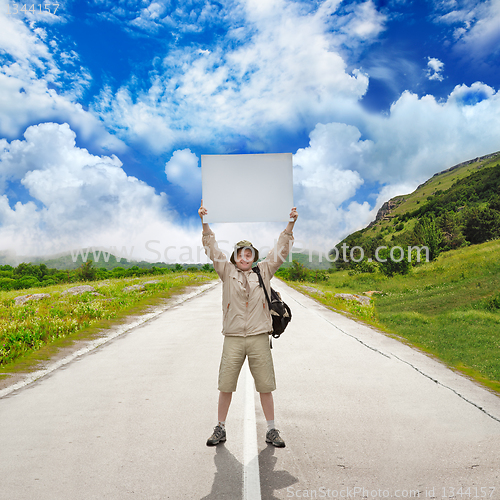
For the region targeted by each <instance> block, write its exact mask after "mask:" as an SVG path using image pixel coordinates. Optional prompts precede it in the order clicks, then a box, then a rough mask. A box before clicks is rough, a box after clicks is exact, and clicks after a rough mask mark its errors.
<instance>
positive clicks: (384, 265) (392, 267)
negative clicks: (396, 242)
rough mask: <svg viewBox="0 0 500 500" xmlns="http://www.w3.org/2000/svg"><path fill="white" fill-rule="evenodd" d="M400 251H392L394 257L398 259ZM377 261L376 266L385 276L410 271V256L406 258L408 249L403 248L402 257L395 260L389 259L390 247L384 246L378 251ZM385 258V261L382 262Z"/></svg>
mask: <svg viewBox="0 0 500 500" xmlns="http://www.w3.org/2000/svg"><path fill="white" fill-rule="evenodd" d="M400 254H401V252H397V253H396V252H393V255H394V257H396V258H397V259H399V258H400V257H401V255H400ZM378 255H379V263H378V267H379V269H380V271H381V272H382V273H383V274H385V275H386V276H394V275H395V274H408V273H409V272H410V271H411V268H412V266H411V262H409V260H411V256H410V259H409V258H408V250H406V251H404V249H403V259H401V260H400V261H399V262H397V261H396V260H394V259H391V249H390V248H384V249H382V250H381V251H380V252H379V254H378ZM384 260H385V262H384Z"/></svg>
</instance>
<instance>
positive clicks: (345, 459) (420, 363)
mask: <svg viewBox="0 0 500 500" xmlns="http://www.w3.org/2000/svg"><path fill="white" fill-rule="evenodd" d="M274 281H276V280H274ZM274 285H275V287H276V288H278V289H280V290H281V291H282V295H283V297H284V299H285V300H286V301H287V303H288V304H289V305H290V306H291V307H292V311H293V321H292V323H291V324H290V326H289V327H288V329H287V330H286V332H285V334H284V336H283V338H281V339H279V340H277V341H275V342H274V349H273V356H274V360H275V369H276V373H277V385H278V389H277V391H276V392H275V403H276V423H277V427H278V428H279V429H280V430H281V433H282V436H283V438H284V439H285V441H286V443H287V447H286V448H284V449H275V448H273V447H271V446H269V445H266V444H265V442H264V436H265V430H266V429H265V421H264V417H263V414H262V410H261V409H260V404H259V402H258V397H257V395H256V394H255V393H254V392H253V387H252V381H251V378H249V377H248V378H247V373H246V371H244V372H242V375H241V378H240V382H239V385H238V390H237V392H236V394H235V396H234V398H233V404H232V405H231V408H230V413H229V417H228V421H227V432H228V440H227V442H226V443H225V444H224V445H220V446H217V447H213V448H209V447H207V446H206V445H205V442H206V439H207V438H208V436H209V435H210V434H211V432H212V428H213V426H214V425H215V424H216V411H217V396H218V394H217V372H218V365H219V360H220V351H221V346H222V340H223V339H222V335H221V334H220V329H221V287H220V285H215V286H213V287H212V288H210V289H209V290H207V291H205V292H203V293H201V294H199V295H198V296H196V297H194V298H191V299H189V300H186V301H184V302H182V303H180V304H178V305H176V306H174V307H171V308H170V309H168V310H166V311H165V312H163V313H162V314H161V315H158V316H156V317H155V318H153V319H150V320H149V321H148V322H146V323H144V324H142V325H140V326H136V327H135V328H133V329H131V330H130V331H128V332H126V333H124V334H122V335H120V336H118V337H116V338H114V339H112V340H110V341H109V342H107V343H106V344H104V345H102V346H100V347H98V348H96V349H93V350H91V351H90V352H88V353H87V354H84V355H82V356H79V357H77V358H76V359H74V360H73V361H71V362H69V363H67V364H65V365H63V366H62V367H60V368H58V369H57V370H54V371H53V372H51V373H50V374H48V375H47V376H45V377H43V378H41V379H39V380H38V381H36V382H34V383H32V384H30V385H27V386H26V387H22V388H18V389H17V390H15V391H13V392H10V393H8V394H6V395H4V397H3V398H1V399H0V499H1V500H4V499H5V500H25V499H33V500H45V499H47V500H79V499H82V500H83V499H85V500H88V499H120V500H128V499H179V500H181V499H182V500H183V499H188V500H201V499H203V500H219V499H231V500H239V499H248V500H255V499H258V498H262V499H265V500H269V499H283V498H425V499H428V498H438V499H440V498H457V499H460V500H465V499H474V498H476V499H479V498H485V499H486V498H491V499H500V398H499V397H497V396H496V395H493V394H491V393H489V392H488V391H486V390H484V389H482V388H480V387H478V386H477V385H476V384H474V383H472V382H470V381H469V380H467V379H466V378H464V377H461V376H459V375H457V374H456V373H454V372H452V371H451V370H448V369H447V368H445V367H444V366H443V365H441V364H440V363H438V362H436V361H434V360H432V359H431V358H429V357H428V356H426V355H423V354H421V353H419V352H417V351H415V350H413V349H411V348H409V347H407V346H405V345H403V344H402V343H400V342H398V341H396V340H393V339H390V338H388V337H386V336H385V335H383V334H380V333H378V332H376V331H374V330H372V329H369V328H367V327H365V326H363V325H360V324H358V323H356V322H354V321H351V320H348V319H347V318H345V317H343V316H340V315H338V314H335V313H333V312H332V311H329V310H327V309H326V308H324V307H322V306H321V305H319V304H317V303H316V302H315V301H313V300H311V299H310V298H308V297H305V296H303V295H301V294H300V293H298V292H296V291H294V290H292V289H290V288H288V287H286V286H285V285H283V284H281V283H279V282H277V283H275V284H274Z"/></svg>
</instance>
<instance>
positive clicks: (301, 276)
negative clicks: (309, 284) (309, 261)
mask: <svg viewBox="0 0 500 500" xmlns="http://www.w3.org/2000/svg"><path fill="white" fill-rule="evenodd" d="M307 278H308V272H307V269H306V267H305V266H303V265H302V264H301V263H300V262H298V261H296V260H294V261H293V262H292V266H291V267H290V268H288V279H289V280H291V281H306V280H307Z"/></svg>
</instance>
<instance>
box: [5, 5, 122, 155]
mask: <svg viewBox="0 0 500 500" xmlns="http://www.w3.org/2000/svg"><path fill="white" fill-rule="evenodd" d="M2 5H3V4H2ZM5 13H6V7H5V6H3V7H2V9H1V11H0V26H1V29H0V52H4V53H6V54H8V55H9V56H10V57H9V58H6V60H5V62H4V64H3V65H2V66H0V136H3V137H6V138H9V139H12V138H16V137H19V136H20V135H21V134H22V132H23V131H24V130H25V129H26V127H27V126H28V125H31V124H33V123H38V122H43V121H52V120H54V121H60V122H68V123H70V124H71V125H72V127H74V128H75V129H76V130H77V131H78V133H79V137H80V138H82V139H83V140H85V141H88V143H91V144H93V145H94V146H95V147H96V149H98V150H100V151H106V150H114V151H117V152H122V151H124V150H125V145H124V143H123V142H122V141H120V140H119V139H118V138H117V137H115V136H113V135H112V134H110V133H109V132H108V131H107V130H106V129H105V128H104V126H103V124H102V123H101V122H100V121H99V119H98V118H96V117H95V116H93V115H91V114H90V113H89V112H87V111H85V110H84V109H83V107H82V106H81V104H79V103H77V102H76V101H77V99H78V98H79V97H80V96H81V95H82V93H83V92H84V89H86V88H87V87H88V85H89V83H90V81H91V77H90V74H89V73H88V71H87V70H86V69H85V68H82V67H81V66H80V65H79V64H78V55H77V54H76V53H75V52H74V51H71V50H69V51H68V50H61V49H60V48H59V44H58V43H57V41H56V40H55V39H54V38H51V39H49V38H48V35H47V32H46V30H45V29H43V28H40V27H35V25H33V26H31V28H29V27H28V26H27V25H26V24H25V23H24V22H23V21H22V20H21V19H20V18H18V17H16V16H13V15H11V16H7V15H5ZM47 16H48V14H47ZM28 17H29V16H28ZM52 17H54V16H52ZM46 19H48V18H46ZM56 89H57V90H56Z"/></svg>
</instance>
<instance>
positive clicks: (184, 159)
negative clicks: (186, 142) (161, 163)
mask: <svg viewBox="0 0 500 500" xmlns="http://www.w3.org/2000/svg"><path fill="white" fill-rule="evenodd" d="M165 173H166V174H167V179H168V180H169V181H170V182H171V183H172V184H177V185H178V186H180V187H181V188H182V189H183V190H184V191H185V192H186V193H188V194H189V195H190V196H192V197H197V198H198V199H199V198H200V195H201V169H200V168H199V167H198V157H197V156H196V155H195V154H194V153H192V152H191V150H190V149H188V148H186V149H182V150H178V151H174V153H173V154H172V158H170V160H169V161H167V163H166V165H165Z"/></svg>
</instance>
